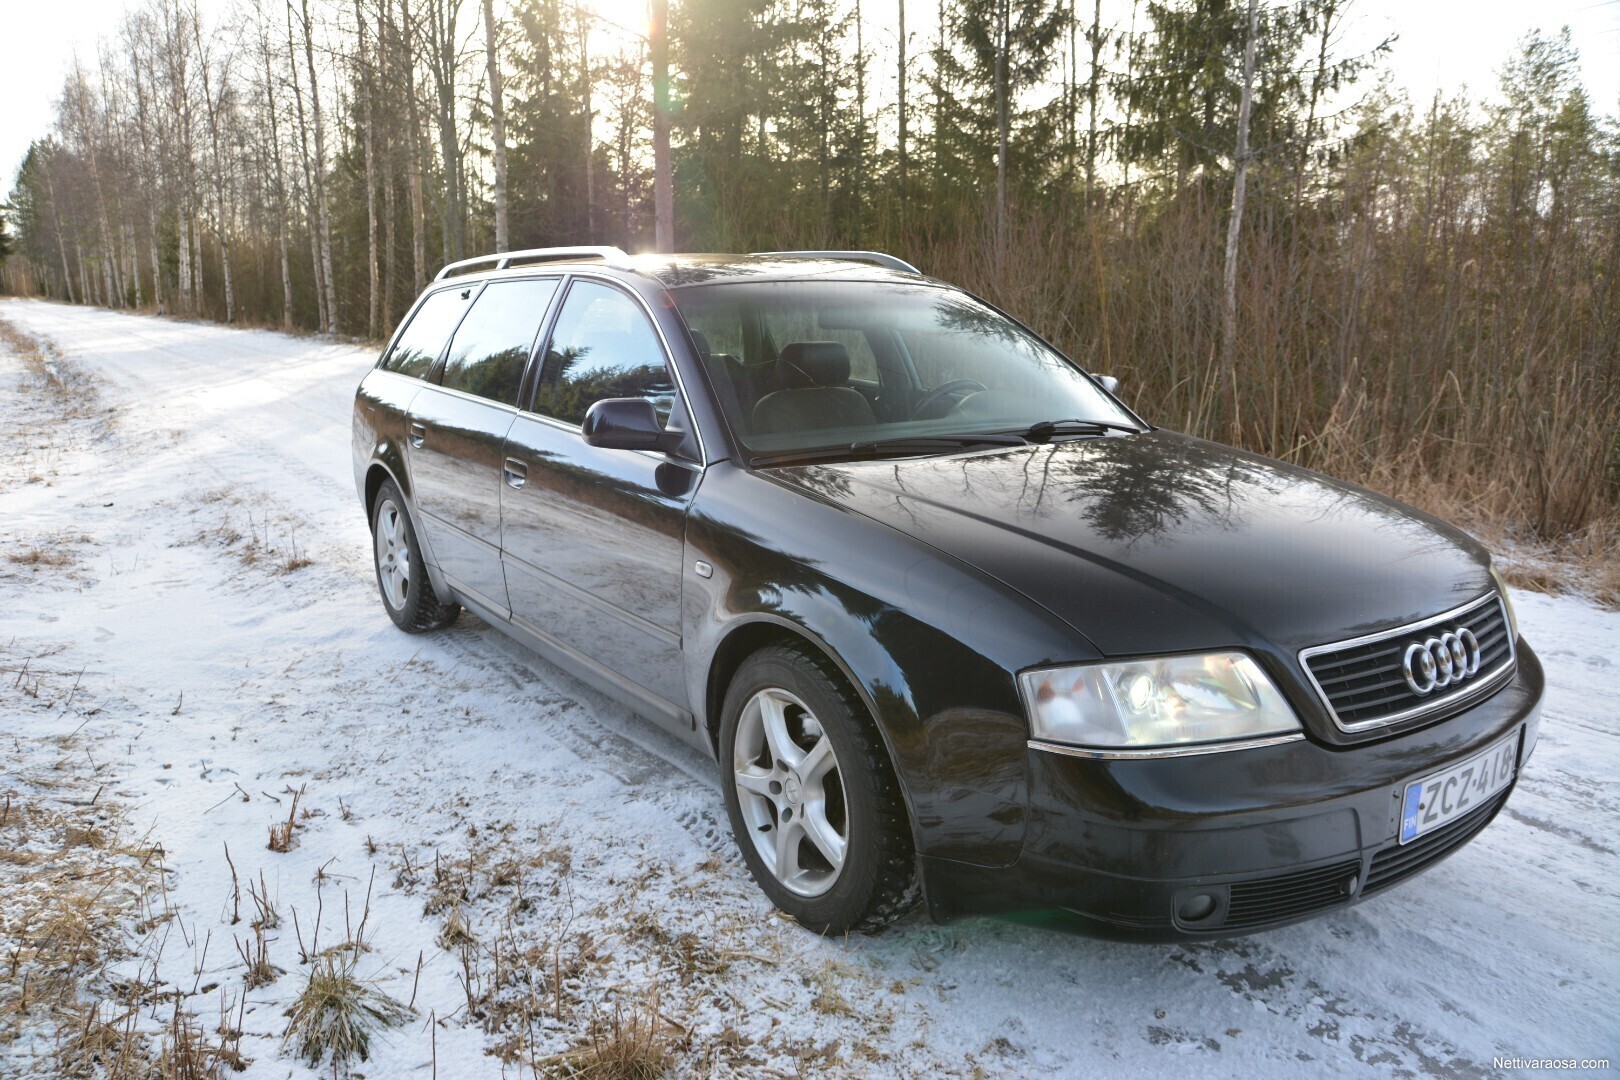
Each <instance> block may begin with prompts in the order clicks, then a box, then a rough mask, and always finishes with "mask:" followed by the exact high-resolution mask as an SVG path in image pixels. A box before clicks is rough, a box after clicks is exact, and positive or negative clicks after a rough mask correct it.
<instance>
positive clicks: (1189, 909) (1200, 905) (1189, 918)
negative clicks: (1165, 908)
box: [1176, 893, 1216, 922]
mask: <svg viewBox="0 0 1620 1080" xmlns="http://www.w3.org/2000/svg"><path fill="white" fill-rule="evenodd" d="M1215 907H1216V903H1215V898H1214V897H1213V896H1211V895H1209V894H1208V893H1194V894H1193V895H1192V896H1189V897H1187V899H1185V900H1183V901H1182V902H1181V906H1180V907H1178V908H1177V909H1176V918H1178V919H1180V920H1181V921H1182V922H1202V921H1203V920H1205V919H1207V918H1209V917H1210V916H1211V915H1213V914H1215Z"/></svg>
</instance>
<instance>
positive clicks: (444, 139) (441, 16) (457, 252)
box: [427, 0, 467, 263]
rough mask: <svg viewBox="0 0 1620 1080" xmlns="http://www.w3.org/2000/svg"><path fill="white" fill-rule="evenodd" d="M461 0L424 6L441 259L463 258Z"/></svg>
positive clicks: (433, 2) (432, 1) (441, 0)
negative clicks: (439, 169)
mask: <svg viewBox="0 0 1620 1080" xmlns="http://www.w3.org/2000/svg"><path fill="white" fill-rule="evenodd" d="M461 2H462V0H431V3H430V4H429V7H428V42H427V45H428V70H429V71H431V72H432V74H433V89H434V92H435V98H436V100H437V104H438V115H437V117H436V119H437V121H438V128H439V157H440V159H441V161H442V163H443V166H444V200H443V203H442V207H443V214H442V215H441V217H442V219H443V226H444V231H443V242H444V244H443V246H444V261H445V262H447V263H451V262H456V261H458V260H460V259H464V258H466V254H467V252H466V238H465V234H464V231H463V229H464V225H465V221H464V218H463V202H462V175H461V173H462V170H461V158H462V155H461V139H460V137H459V136H458V135H457V133H456V15H457V13H458V12H459V10H460V8H461Z"/></svg>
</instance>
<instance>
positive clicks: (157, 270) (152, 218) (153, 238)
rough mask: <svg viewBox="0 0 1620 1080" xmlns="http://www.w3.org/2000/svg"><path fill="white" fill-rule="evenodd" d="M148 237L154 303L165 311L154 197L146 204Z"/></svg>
mask: <svg viewBox="0 0 1620 1080" xmlns="http://www.w3.org/2000/svg"><path fill="white" fill-rule="evenodd" d="M146 235H147V241H148V242H149V244H150V251H151V253H152V303H154V304H156V305H157V306H158V310H159V311H160V312H161V311H162V310H163V296H164V292H163V258H162V256H161V255H160V254H159V252H158V211H157V199H156V198H155V197H154V198H153V199H152V200H150V201H149V202H148V203H147V204H146Z"/></svg>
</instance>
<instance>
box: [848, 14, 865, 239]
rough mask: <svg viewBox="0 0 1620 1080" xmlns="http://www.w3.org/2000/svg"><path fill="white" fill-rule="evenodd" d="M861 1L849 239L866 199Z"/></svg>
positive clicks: (857, 234) (855, 234) (858, 229)
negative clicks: (853, 187)
mask: <svg viewBox="0 0 1620 1080" xmlns="http://www.w3.org/2000/svg"><path fill="white" fill-rule="evenodd" d="M864 21H865V20H863V19H862V18H861V0H855V220H854V221H853V222H852V223H851V224H852V225H853V228H852V230H851V232H850V239H851V240H852V241H855V242H856V243H859V242H860V239H861V235H862V231H863V230H862V219H863V217H864V215H863V214H862V213H861V200H862V199H864V198H865V197H866V39H865V37H864V33H865V31H864V27H863V25H862V24H863V23H864Z"/></svg>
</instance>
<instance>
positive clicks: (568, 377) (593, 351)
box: [536, 281, 675, 424]
mask: <svg viewBox="0 0 1620 1080" xmlns="http://www.w3.org/2000/svg"><path fill="white" fill-rule="evenodd" d="M621 397H639V398H647V399H648V400H650V401H651V402H652V403H653V405H654V407H655V408H656V409H657V410H658V418H659V420H661V421H668V419H669V413H670V410H671V409H672V408H673V407H674V404H675V384H674V383H673V382H672V381H671V380H670V375H669V368H668V366H667V365H666V364H665V362H664V349H663V346H662V345H660V344H659V341H658V335H657V333H656V332H655V331H654V330H653V327H652V323H650V322H648V320H647V316H646V314H645V313H644V312H643V311H642V310H641V308H640V306H638V305H637V304H636V302H635V301H634V300H632V299H630V297H628V296H626V295H625V294H624V293H622V292H620V291H619V290H618V289H614V288H610V287H608V286H606V285H601V284H598V283H596V282H594V281H575V282H574V284H573V285H572V287H570V288H569V290H568V298H567V299H566V300H564V301H563V306H562V311H561V312H559V313H558V315H557V326H556V329H554V330H553V331H552V333H551V342H550V344H549V345H548V346H547V347H546V360H545V367H544V368H543V369H542V371H541V374H540V393H539V399H538V402H537V405H536V408H537V411H539V412H540V413H542V414H544V415H546V416H551V417H555V418H556V419H558V420H562V421H565V422H567V423H570V424H578V423H581V422H583V421H584V419H585V411H586V410H587V409H589V408H590V407H591V406H592V405H594V404H596V403H597V402H598V401H601V400H602V399H603V398H621Z"/></svg>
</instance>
